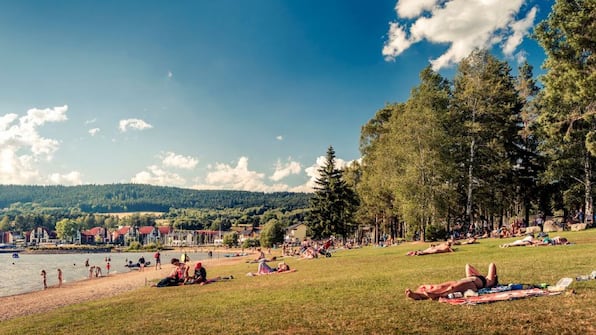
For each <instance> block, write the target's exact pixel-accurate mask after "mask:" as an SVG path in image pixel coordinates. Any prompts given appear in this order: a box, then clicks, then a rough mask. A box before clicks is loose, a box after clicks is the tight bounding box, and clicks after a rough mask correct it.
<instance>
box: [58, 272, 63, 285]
mask: <svg viewBox="0 0 596 335" xmlns="http://www.w3.org/2000/svg"><path fill="white" fill-rule="evenodd" d="M58 287H62V270H60V269H58Z"/></svg>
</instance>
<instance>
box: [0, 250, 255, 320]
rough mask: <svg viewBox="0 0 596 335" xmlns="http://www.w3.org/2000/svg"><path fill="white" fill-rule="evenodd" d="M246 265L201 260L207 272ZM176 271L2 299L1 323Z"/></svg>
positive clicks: (102, 280)
mask: <svg viewBox="0 0 596 335" xmlns="http://www.w3.org/2000/svg"><path fill="white" fill-rule="evenodd" d="M245 261H246V257H231V258H221V259H208V260H201V262H202V263H203V264H204V266H205V267H206V268H207V269H211V268H213V267H216V266H223V265H226V264H234V263H237V262H245ZM195 263H196V262H190V263H189V264H190V266H191V267H194V264H195ZM172 268H173V266H172V265H170V264H164V265H163V266H162V268H161V270H156V269H155V267H149V268H146V269H145V270H144V271H142V272H141V271H136V270H133V271H130V272H125V273H118V274H114V275H113V274H110V275H109V276H105V277H100V278H92V279H86V280H82V281H76V282H71V283H64V284H63V285H62V287H60V288H58V287H50V288H48V289H46V290H43V291H37V292H31V293H25V294H19V295H13V296H8V297H0V321H3V320H9V319H13V318H16V317H20V316H27V315H31V314H38V313H44V312H48V311H51V310H53V309H56V308H59V307H63V306H67V305H72V304H77V303H81V302H85V301H90V300H94V299H100V298H107V297H113V296H115V295H118V294H122V293H123V292H127V291H131V290H135V289H138V288H141V287H144V286H148V285H151V284H152V282H151V281H154V280H156V279H161V278H164V277H166V276H167V275H168V274H169V273H170V272H171V271H172ZM191 271H192V269H191Z"/></svg>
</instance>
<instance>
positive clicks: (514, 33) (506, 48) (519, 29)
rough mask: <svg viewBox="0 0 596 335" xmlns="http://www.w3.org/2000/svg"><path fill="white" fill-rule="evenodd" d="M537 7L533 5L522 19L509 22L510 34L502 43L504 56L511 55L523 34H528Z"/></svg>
mask: <svg viewBox="0 0 596 335" xmlns="http://www.w3.org/2000/svg"><path fill="white" fill-rule="evenodd" d="M536 11H537V8H536V7H533V8H532V9H530V11H529V12H528V15H526V17H525V18H524V19H522V20H519V21H517V22H513V23H512V24H511V35H510V36H509V38H507V40H506V41H505V44H503V53H504V54H505V55H506V56H511V55H513V53H514V52H515V49H517V47H518V46H519V45H520V44H521V42H522V41H523V39H524V36H526V35H527V34H528V31H529V30H530V28H532V26H534V19H535V18H536Z"/></svg>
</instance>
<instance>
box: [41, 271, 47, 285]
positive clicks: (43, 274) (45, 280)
mask: <svg viewBox="0 0 596 335" xmlns="http://www.w3.org/2000/svg"><path fill="white" fill-rule="evenodd" d="M41 279H42V281H43V289H44V290H45V289H47V288H48V276H47V274H46V270H41Z"/></svg>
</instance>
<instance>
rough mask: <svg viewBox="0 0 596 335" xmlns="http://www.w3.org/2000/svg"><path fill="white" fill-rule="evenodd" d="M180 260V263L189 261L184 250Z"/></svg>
mask: <svg viewBox="0 0 596 335" xmlns="http://www.w3.org/2000/svg"><path fill="white" fill-rule="evenodd" d="M180 261H181V262H182V263H186V262H190V258H189V257H188V255H187V254H186V252H183V253H182V255H181V256H180Z"/></svg>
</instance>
